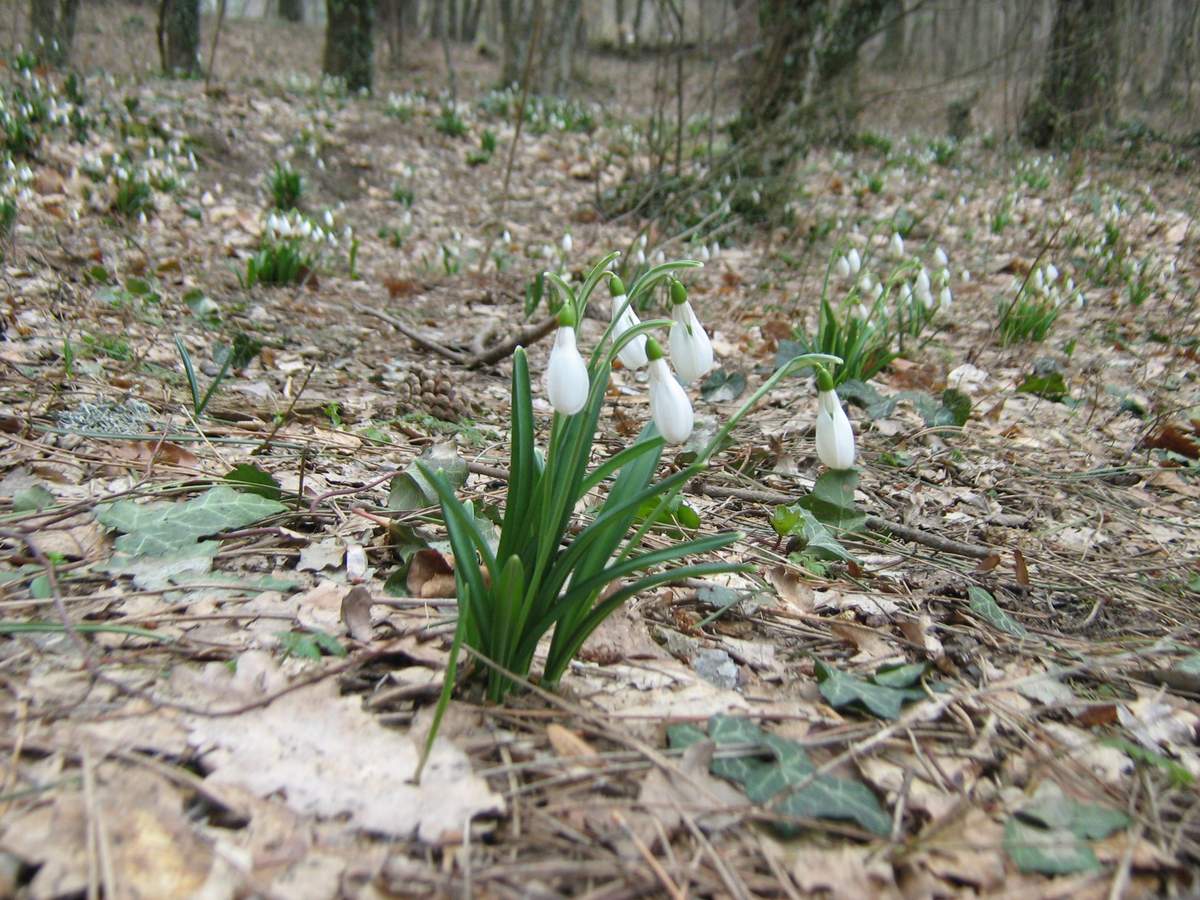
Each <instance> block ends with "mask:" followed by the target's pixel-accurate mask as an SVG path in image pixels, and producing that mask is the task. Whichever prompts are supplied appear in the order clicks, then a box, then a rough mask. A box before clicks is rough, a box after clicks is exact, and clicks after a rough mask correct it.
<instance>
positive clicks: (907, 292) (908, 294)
mask: <svg viewBox="0 0 1200 900" xmlns="http://www.w3.org/2000/svg"><path fill="white" fill-rule="evenodd" d="M911 303H912V287H911V286H910V285H909V283H908V282H907V281H906V282H904V283H903V284H902V285H900V305H901V306H908V305H909V304H911Z"/></svg>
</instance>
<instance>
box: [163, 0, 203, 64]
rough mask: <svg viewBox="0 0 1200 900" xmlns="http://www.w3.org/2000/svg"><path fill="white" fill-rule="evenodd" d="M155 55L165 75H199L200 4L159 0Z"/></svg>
mask: <svg viewBox="0 0 1200 900" xmlns="http://www.w3.org/2000/svg"><path fill="white" fill-rule="evenodd" d="M158 53H159V56H160V58H161V59H162V67H163V72H164V73H166V74H167V75H183V76H188V75H198V74H200V0H162V5H161V6H160V7H159V9H158Z"/></svg>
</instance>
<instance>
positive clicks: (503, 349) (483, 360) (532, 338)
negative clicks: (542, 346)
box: [467, 316, 558, 369]
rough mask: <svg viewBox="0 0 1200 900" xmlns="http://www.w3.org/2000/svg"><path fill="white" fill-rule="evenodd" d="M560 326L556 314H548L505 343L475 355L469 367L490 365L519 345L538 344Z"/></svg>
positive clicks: (477, 367)
mask: <svg viewBox="0 0 1200 900" xmlns="http://www.w3.org/2000/svg"><path fill="white" fill-rule="evenodd" d="M557 326H558V319H557V318H556V317H554V316H546V318H544V319H542V321H540V322H538V323H537V324H536V325H531V326H530V327H528V328H526V329H525V330H524V331H522V332H521V333H520V334H517V335H515V336H514V337H511V338H509V339H508V340H507V341H505V342H504V343H503V344H497V345H496V346H495V347H493V348H492V349H491V350H485V351H484V352H483V353H480V354H479V355H478V356H475V357H474V358H473V359H471V360H470V361H469V362H468V363H467V368H468V369H481V368H483V367H484V366H490V365H493V364H494V363H498V362H499V361H500V360H502V359H505V358H506V357H508V356H511V355H512V353H513V351H515V350H516V349H517V348H518V347H528V346H530V345H531V344H536V343H537V342H538V341H540V340H541V339H542V338H544V337H545V336H546V335H548V334H549V333H550V332H552V331H553V330H554V329H555V328H556V327H557Z"/></svg>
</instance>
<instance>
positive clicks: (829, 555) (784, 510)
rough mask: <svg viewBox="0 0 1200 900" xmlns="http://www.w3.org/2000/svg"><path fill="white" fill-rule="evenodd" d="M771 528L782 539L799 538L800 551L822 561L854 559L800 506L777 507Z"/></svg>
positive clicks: (814, 517)
mask: <svg viewBox="0 0 1200 900" xmlns="http://www.w3.org/2000/svg"><path fill="white" fill-rule="evenodd" d="M771 527H772V528H774V529H775V533H776V534H778V535H779V536H780V537H797V538H799V539H800V543H801V546H800V547H799V548H798V549H800V550H803V551H804V552H805V553H809V554H811V555H813V556H816V557H818V558H820V559H841V560H846V561H852V560H853V559H854V557H853V556H851V555H850V553H849V552H848V551H847V550H846V548H845V547H843V546H842V545H841V544H839V543H838V541H837V539H836V538H835V537H834V536H833V535H832V534H831V533H830V531H829V529H828V528H826V527H825V526H824V525H822V524H821V523H820V522H819V521H817V517H816V516H814V515H813V514H812V513H811V512H809V511H808V510H807V509H805V508H804V507H802V506H800V505H799V504H795V503H794V504H792V505H791V506H777V507H775V512H774V513H773V514H772V516H771Z"/></svg>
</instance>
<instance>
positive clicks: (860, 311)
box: [854, 303, 870, 321]
mask: <svg viewBox="0 0 1200 900" xmlns="http://www.w3.org/2000/svg"><path fill="white" fill-rule="evenodd" d="M854 315H856V316H858V317H859V318H860V319H863V320H864V321H865V320H866V319H867V318H868V317H869V316H870V313H869V312H868V311H867V308H866V307H865V306H863V305H862V304H861V303H858V304H856V305H855V307H854Z"/></svg>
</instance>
